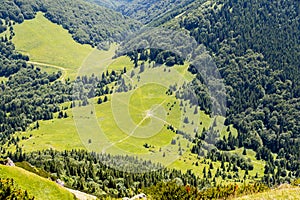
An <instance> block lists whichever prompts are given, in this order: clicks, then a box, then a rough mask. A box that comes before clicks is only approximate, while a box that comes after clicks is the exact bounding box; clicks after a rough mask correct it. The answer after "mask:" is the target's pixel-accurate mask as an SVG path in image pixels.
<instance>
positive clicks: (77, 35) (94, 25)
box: [0, 0, 140, 47]
mask: <svg viewBox="0 0 300 200" xmlns="http://www.w3.org/2000/svg"><path fill="white" fill-rule="evenodd" d="M37 11H42V12H45V16H46V17H47V18H48V19H49V20H50V21H52V22H54V23H57V24H60V25H62V26H63V27H64V28H65V29H67V30H68V31H69V32H70V33H71V34H72V36H73V38H74V39H75V40H76V41H77V42H79V43H82V44H91V45H92V46H97V45H99V44H100V43H101V42H103V41H115V42H116V41H120V40H121V39H123V38H124V37H125V36H126V35H127V34H128V33H130V32H132V31H134V30H137V29H138V28H139V26H140V24H139V23H138V22H137V21H134V20H131V19H130V18H127V17H124V16H122V15H121V14H120V13H117V12H115V11H113V10H111V9H106V8H104V7H101V6H97V5H93V4H90V3H87V2H84V1H80V0H75V1H67V0H63V1H58V0H55V1H47V0H42V1H37V0H30V1H27V0H18V1H9V0H5V1H4V2H3V3H2V4H1V6H0V18H2V19H6V20H8V19H11V20H14V21H16V22H19V23H21V22H23V20H24V19H32V18H33V17H34V16H35V14H36V12H37ZM102 45H103V44H102ZM99 47H103V46H99Z"/></svg>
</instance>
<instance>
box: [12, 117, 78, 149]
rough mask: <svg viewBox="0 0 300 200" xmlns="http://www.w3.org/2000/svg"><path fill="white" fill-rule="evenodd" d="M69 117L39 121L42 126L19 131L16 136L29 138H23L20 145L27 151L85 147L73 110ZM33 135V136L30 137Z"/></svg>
mask: <svg viewBox="0 0 300 200" xmlns="http://www.w3.org/2000/svg"><path fill="white" fill-rule="evenodd" d="M68 115H69V118H66V119H53V120H49V121H39V125H40V128H39V129H35V130H32V131H27V132H26V133H17V134H16V136H18V137H19V138H22V136H26V137H28V138H29V139H27V140H21V141H20V143H19V145H20V146H21V147H22V148H23V149H24V151H26V152H30V151H36V150H43V149H49V148H52V149H56V150H59V151H63V150H71V149H84V146H83V144H82V142H81V140H80V137H79V136H78V134H77V130H76V127H75V125H74V121H73V119H72V114H71V112H68ZM30 136H31V137H30Z"/></svg>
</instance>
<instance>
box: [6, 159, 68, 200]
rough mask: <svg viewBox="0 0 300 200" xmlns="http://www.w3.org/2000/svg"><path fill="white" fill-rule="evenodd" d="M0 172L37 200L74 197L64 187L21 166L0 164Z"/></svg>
mask: <svg viewBox="0 0 300 200" xmlns="http://www.w3.org/2000/svg"><path fill="white" fill-rule="evenodd" d="M0 174H1V178H12V177H13V179H14V183H15V184H16V186H17V187H19V188H21V189H23V190H26V191H27V192H28V194H29V195H30V196H34V197H35V199H37V200H57V199H66V200H67V199H74V196H73V194H72V193H70V192H69V191H67V190H66V189H65V188H63V187H61V186H59V185H58V184H56V183H54V182H53V181H50V180H48V179H45V178H42V177H40V176H38V175H36V174H33V173H31V172H28V171H26V170H24V169H22V168H19V167H8V166H4V165H0ZM41 188H42V189H41Z"/></svg>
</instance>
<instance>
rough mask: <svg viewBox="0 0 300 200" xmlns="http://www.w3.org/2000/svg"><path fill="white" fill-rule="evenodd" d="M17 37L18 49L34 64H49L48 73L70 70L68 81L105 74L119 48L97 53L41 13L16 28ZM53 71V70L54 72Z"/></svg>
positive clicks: (46, 69) (14, 39)
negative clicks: (80, 76)
mask: <svg viewBox="0 0 300 200" xmlns="http://www.w3.org/2000/svg"><path fill="white" fill-rule="evenodd" d="M14 30H15V34H16V35H15V36H14V38H13V43H14V44H15V46H16V49H17V50H18V51H20V52H22V53H24V54H27V55H28V56H29V57H30V61H33V62H35V63H37V65H38V63H40V64H49V65H50V68H49V67H48V68H47V67H45V66H43V65H40V67H41V68H44V67H45V71H47V72H53V71H58V70H61V69H60V68H63V69H65V70H66V73H67V75H66V77H71V78H72V79H73V78H75V77H76V76H77V75H78V71H79V69H81V70H80V72H79V74H80V75H83V74H87V75H89V74H92V73H95V74H96V73H98V72H99V74H100V72H101V70H102V69H103V68H105V67H106V66H108V65H109V64H110V61H111V60H112V59H111V57H112V56H113V54H114V50H115V48H116V45H112V48H111V49H110V50H109V51H100V50H97V49H93V48H92V47H91V46H89V45H81V44H79V43H77V42H75V41H74V40H73V38H72V36H71V35H70V34H69V33H68V31H67V30H65V29H63V28H62V26H59V25H57V24H54V23H52V22H50V21H49V20H48V19H46V18H45V17H44V16H43V13H41V12H39V13H37V15H36V17H35V18H34V19H32V20H26V21H24V23H22V24H16V25H15V26H14ZM51 68H52V69H51Z"/></svg>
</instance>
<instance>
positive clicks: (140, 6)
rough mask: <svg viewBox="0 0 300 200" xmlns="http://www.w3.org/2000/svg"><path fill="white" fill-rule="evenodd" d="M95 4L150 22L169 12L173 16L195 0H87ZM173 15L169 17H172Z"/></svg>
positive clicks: (146, 22) (143, 21) (145, 22)
mask: <svg viewBox="0 0 300 200" xmlns="http://www.w3.org/2000/svg"><path fill="white" fill-rule="evenodd" d="M86 1H89V2H93V3H95V4H98V5H101V6H105V7H109V8H112V9H114V10H116V11H118V12H120V13H122V14H123V15H125V16H128V17H130V18H133V19H136V20H138V21H140V22H142V23H144V24H148V23H150V22H152V21H154V20H156V19H159V18H161V17H163V18H164V17H165V16H166V15H167V14H168V13H170V12H172V11H174V10H177V12H176V13H173V17H174V16H176V14H179V12H178V9H180V8H183V7H185V6H186V5H188V4H190V3H192V2H193V0H184V1H182V0H164V1H160V0H150V1H148V0H121V1H118V0H113V1H101V0H86ZM171 18H172V16H170V17H169V19H171Z"/></svg>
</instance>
